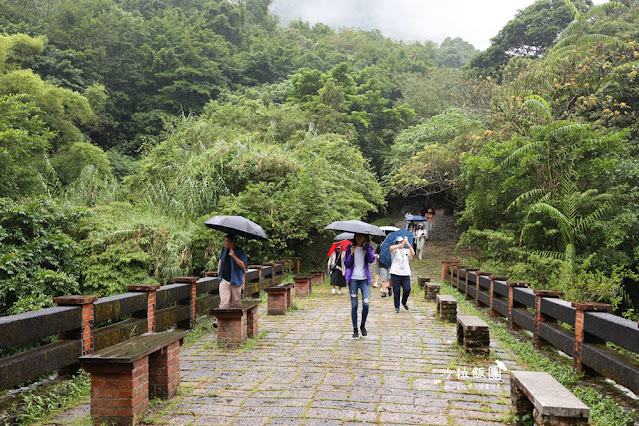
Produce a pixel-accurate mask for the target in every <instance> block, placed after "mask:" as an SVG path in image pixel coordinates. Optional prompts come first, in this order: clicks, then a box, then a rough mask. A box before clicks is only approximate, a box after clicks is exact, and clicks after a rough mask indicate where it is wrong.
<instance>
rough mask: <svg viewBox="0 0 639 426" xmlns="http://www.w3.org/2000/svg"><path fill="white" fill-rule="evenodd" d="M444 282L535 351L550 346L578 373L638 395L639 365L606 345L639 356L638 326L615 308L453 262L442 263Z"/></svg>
mask: <svg viewBox="0 0 639 426" xmlns="http://www.w3.org/2000/svg"><path fill="white" fill-rule="evenodd" d="M442 279H443V280H444V281H448V282H450V283H451V284H452V286H453V287H455V288H456V289H457V290H458V291H460V292H462V293H464V294H465V296H466V298H467V299H469V300H471V301H473V302H474V303H475V305H476V306H485V307H487V308H488V311H489V314H490V316H502V317H504V318H506V319H507V324H508V328H510V329H518V328H524V329H526V330H528V331H530V332H531V333H532V334H533V339H534V345H535V347H542V346H545V345H552V346H554V347H555V348H557V349H559V350H561V351H562V352H564V353H566V354H567V355H569V356H571V357H572V358H573V361H574V367H575V370H576V372H577V373H578V374H582V373H590V372H596V373H598V374H601V375H602V376H605V377H608V378H610V379H612V380H614V381H615V382H617V383H618V384H620V385H622V386H625V387H626V388H628V389H630V390H631V391H633V392H634V393H639V362H637V361H636V360H635V359H633V358H632V357H630V356H627V355H623V354H622V353H621V351H617V350H614V349H612V348H610V347H608V346H607V342H610V343H613V344H615V345H617V346H619V347H621V348H623V349H624V350H626V351H629V352H634V353H635V354H636V353H639V327H638V325H637V323H636V322H633V321H630V320H627V319H625V318H622V317H619V316H616V315H613V314H611V313H610V312H611V310H612V307H611V305H607V304H603V303H575V302H572V303H571V302H568V301H565V300H562V299H561V296H562V295H563V293H561V292H557V291H549V290H531V289H529V288H528V283H525V282H519V281H509V280H508V278H507V277H501V276H495V275H493V274H491V273H490V272H482V271H480V270H478V269H476V268H470V267H468V266H464V265H461V264H460V263H459V262H458V261H453V260H450V261H444V262H442Z"/></svg>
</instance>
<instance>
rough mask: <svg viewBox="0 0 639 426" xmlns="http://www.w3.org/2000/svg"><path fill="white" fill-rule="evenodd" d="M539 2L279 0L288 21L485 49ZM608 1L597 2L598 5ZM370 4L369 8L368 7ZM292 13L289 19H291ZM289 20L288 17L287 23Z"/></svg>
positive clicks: (276, 6)
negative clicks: (459, 41) (458, 39)
mask: <svg viewBox="0 0 639 426" xmlns="http://www.w3.org/2000/svg"><path fill="white" fill-rule="evenodd" d="M534 2H535V0H274V2H273V6H274V9H275V10H276V11H279V12H280V13H281V14H282V15H283V16H282V18H284V20H285V21H288V19H291V18H301V19H302V20H304V21H309V22H310V23H312V24H314V23H316V22H323V23H325V24H328V25H330V26H332V27H337V28H339V27H344V26H345V27H353V26H355V27H362V28H365V29H372V28H377V29H379V30H381V31H382V33H383V34H384V35H385V36H388V37H392V38H394V39H401V40H404V41H426V40H431V41H434V42H436V43H438V44H439V43H441V42H442V41H443V40H444V39H445V38H446V37H461V38H463V39H464V40H466V41H468V42H470V43H471V44H473V46H475V48H476V49H480V50H485V49H486V48H488V46H490V39H491V38H492V37H494V36H495V35H496V34H497V33H498V32H499V30H501V29H502V27H503V26H504V25H505V24H506V23H507V22H508V21H510V20H511V19H512V18H513V17H514V16H515V14H516V13H517V10H519V9H525V8H526V7H528V6H530V5H531V4H533V3H534ZM605 2H607V0H594V3H595V4H601V3H605ZM367 6H368V7H367ZM286 15H288V16H286ZM287 18H288V19H287Z"/></svg>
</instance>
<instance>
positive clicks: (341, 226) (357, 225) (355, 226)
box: [324, 220, 386, 237]
mask: <svg viewBox="0 0 639 426" xmlns="http://www.w3.org/2000/svg"><path fill="white" fill-rule="evenodd" d="M324 229H330V230H332V231H341V232H352V233H353V234H366V235H377V236H379V237H383V236H385V235H386V234H384V231H382V230H381V229H379V226H375V225H371V224H370V223H366V222H362V221H361V220H340V221H337V222H333V223H331V224H330V225H328V226H327V227H326V228H324Z"/></svg>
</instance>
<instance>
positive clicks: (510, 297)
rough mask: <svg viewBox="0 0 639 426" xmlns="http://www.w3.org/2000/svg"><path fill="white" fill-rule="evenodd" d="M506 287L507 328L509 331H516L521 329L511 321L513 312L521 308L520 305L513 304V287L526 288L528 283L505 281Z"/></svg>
mask: <svg viewBox="0 0 639 426" xmlns="http://www.w3.org/2000/svg"><path fill="white" fill-rule="evenodd" d="M506 284H507V285H508V328H509V329H511V330H518V329H520V328H521V327H520V326H519V324H517V323H516V322H515V321H514V320H513V310H514V309H515V308H520V307H522V305H521V303H517V302H515V299H514V297H513V296H514V290H515V287H528V286H529V285H530V283H526V282H521V281H506Z"/></svg>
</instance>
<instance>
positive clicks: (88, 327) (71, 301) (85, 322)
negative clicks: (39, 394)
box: [53, 296, 98, 377]
mask: <svg viewBox="0 0 639 426" xmlns="http://www.w3.org/2000/svg"><path fill="white" fill-rule="evenodd" d="M96 300H98V296H60V297H54V298H53V303H55V304H57V305H58V306H79V307H80V309H81V310H82V315H81V319H80V321H81V323H80V324H78V328H77V329H74V330H70V331H67V332H65V333H60V336H59V337H60V339H62V340H80V342H81V345H82V353H81V354H80V355H79V356H83V355H88V354H92V353H93V351H94V340H93V325H94V318H95V308H94V305H93V303H94V302H95V301H96ZM78 371H80V364H79V363H76V364H72V365H69V366H67V367H63V368H61V369H60V370H59V376H61V377H71V376H73V375H75V374H77V373H78Z"/></svg>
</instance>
